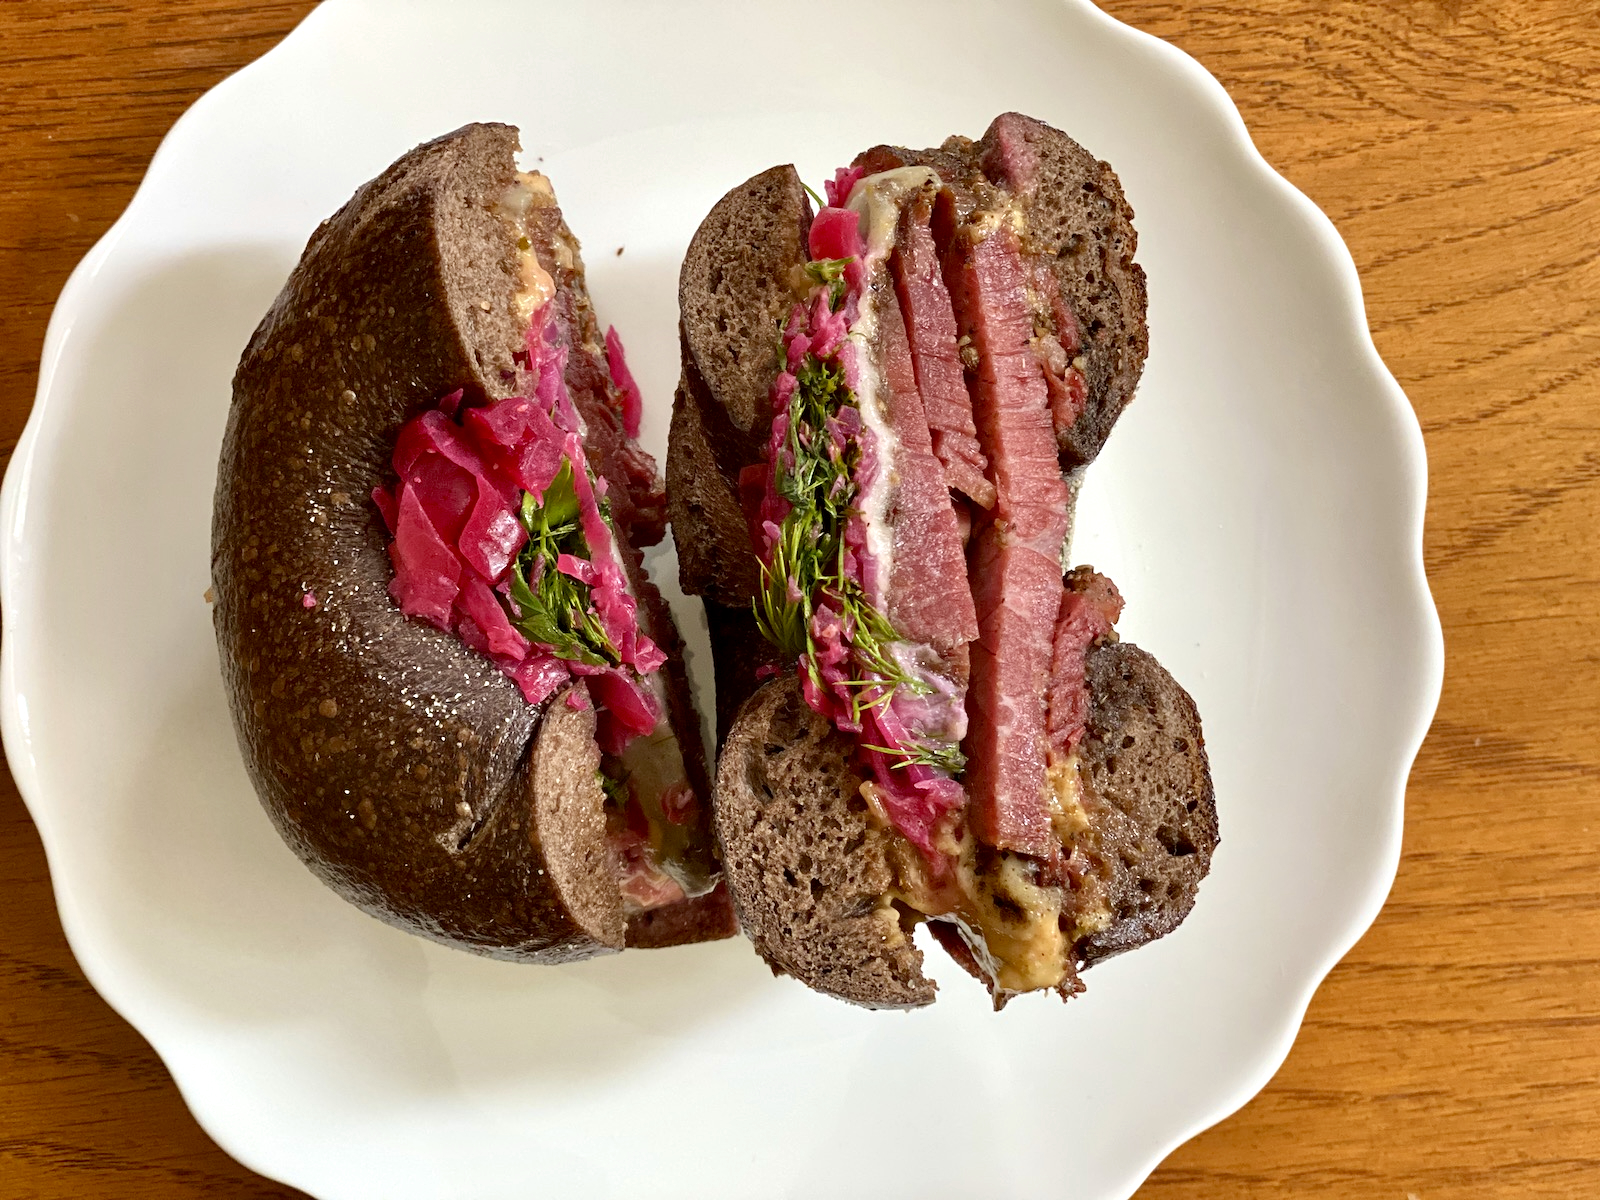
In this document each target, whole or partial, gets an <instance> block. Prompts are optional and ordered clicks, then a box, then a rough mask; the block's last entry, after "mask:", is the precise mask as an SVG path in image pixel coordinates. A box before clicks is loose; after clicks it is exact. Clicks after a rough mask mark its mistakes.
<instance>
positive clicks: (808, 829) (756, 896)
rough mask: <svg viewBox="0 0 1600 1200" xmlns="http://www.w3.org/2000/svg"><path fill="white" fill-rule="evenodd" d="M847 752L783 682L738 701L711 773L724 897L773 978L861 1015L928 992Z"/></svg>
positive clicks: (886, 841) (884, 850) (930, 987)
mask: <svg viewBox="0 0 1600 1200" xmlns="http://www.w3.org/2000/svg"><path fill="white" fill-rule="evenodd" d="M851 750H852V747H851V743H850V741H849V739H847V738H846V737H845V736H844V735H843V734H841V733H840V732H839V731H838V730H836V729H834V728H833V726H832V724H831V723H830V722H829V721H827V720H826V719H825V718H823V717H820V716H818V715H817V714H816V713H815V712H813V711H812V710H811V708H810V707H809V706H808V705H807V704H806V702H805V700H804V698H803V697H802V696H801V694H800V685H799V683H798V682H797V681H796V680H795V679H794V677H793V676H792V675H790V676H788V677H786V678H784V679H781V680H775V681H773V682H772V683H769V684H766V685H765V686H763V687H762V688H760V689H759V690H758V691H757V692H756V693H755V694H754V695H752V696H751V697H750V698H749V700H747V701H746V702H745V703H744V705H743V706H742V707H741V709H740V711H739V715H738V717H737V718H736V719H735V720H734V722H733V727H732V729H731V731H730V732H729V735H728V740H727V744H726V745H724V747H723V749H722V756H721V758H720V759H719V760H718V764H717V793H716V795H717V804H716V822H717V834H718V837H719V839H720V840H721V842H722V846H723V853H724V870H725V871H726V873H727V879H728V887H729V891H730V892H731V893H732V895H733V899H734V907H735V908H736V909H737V910H738V914H739V924H740V926H741V927H742V928H743V929H744V932H745V934H746V935H747V936H748V937H749V938H750V940H751V942H752V943H754V945H755V948H756V950H757V952H758V953H760V955H761V957H762V958H764V959H765V960H766V962H767V964H768V965H769V966H770V967H771V968H772V969H773V971H774V973H777V974H784V975H793V976H794V977H795V978H797V979H799V980H800V981H801V982H802V983H804V984H806V985H808V986H810V987H812V988H815V989H816V990H817V991H819V992H826V993H827V994H828V995H830V996H837V997H838V998H839V999H841V1000H848V1001H850V1002H851V1003H853V1004H860V1005H864V1006H866V1007H868V1008H917V1007H920V1006H922V1005H924V1004H931V1003H932V1002H933V1000H934V996H935V992H936V985H935V984H934V983H933V981H932V980H929V979H927V978H926V977H924V975H923V974H922V952H921V951H920V950H918V949H917V947H916V945H915V944H914V943H913V941H912V939H911V934H910V931H909V929H908V928H903V927H902V925H901V923H900V918H899V912H898V910H897V909H895V908H894V907H893V906H892V905H890V904H889V902H888V901H887V899H886V898H885V893H887V892H888V890H889V888H890V886H891V885H892V884H893V882H894V873H893V870H892V868H891V867H890V865H889V862H890V859H889V846H890V838H891V835H890V834H888V833H886V832H885V831H884V830H883V829H882V828H881V827H880V826H878V825H877V824H876V823H875V822H874V821H873V819H872V818H871V817H870V816H869V815H868V812H867V805H866V802H865V801H863V800H862V799H861V796H860V789H861V776H860V775H858V774H857V773H856V772H855V770H854V769H853V768H852V766H851Z"/></svg>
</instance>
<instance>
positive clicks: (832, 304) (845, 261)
mask: <svg viewBox="0 0 1600 1200" xmlns="http://www.w3.org/2000/svg"><path fill="white" fill-rule="evenodd" d="M854 261H855V259H853V258H817V259H813V260H811V261H810V262H808V263H806V266H805V271H806V278H807V279H809V280H811V282H812V283H814V284H818V285H820V286H822V287H825V288H827V289H828V307H829V308H830V309H832V310H833V311H834V312H838V311H839V306H840V305H841V304H843V303H844V294H845V291H846V288H847V285H846V283H845V281H844V269H845V268H846V267H847V266H849V265H850V264H851V263H852V262H854Z"/></svg>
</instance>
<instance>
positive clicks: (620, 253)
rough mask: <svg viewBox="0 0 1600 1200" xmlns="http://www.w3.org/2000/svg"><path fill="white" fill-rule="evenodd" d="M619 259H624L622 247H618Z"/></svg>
mask: <svg viewBox="0 0 1600 1200" xmlns="http://www.w3.org/2000/svg"><path fill="white" fill-rule="evenodd" d="M617 257H618V258H621V257H622V247H621V246H618V247H617Z"/></svg>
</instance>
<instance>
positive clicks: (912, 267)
mask: <svg viewBox="0 0 1600 1200" xmlns="http://www.w3.org/2000/svg"><path fill="white" fill-rule="evenodd" d="M932 216H933V209H932V206H931V205H930V204H929V203H928V202H927V201H926V200H922V199H918V200H915V201H913V202H911V203H910V204H907V205H906V207H905V209H904V211H903V212H902V213H901V215H900V227H899V231H898V232H899V237H898V240H897V242H896V246H895V250H894V253H893V254H892V255H891V256H890V259H889V266H890V269H891V271H892V272H893V274H894V285H895V291H896V293H897V294H898V296H899V298H900V308H901V311H902V313H903V315H904V317H905V327H906V334H907V336H908V338H909V340H910V343H911V359H912V363H913V364H914V366H915V370H916V377H917V387H918V388H919V390H920V391H921V395H922V404H923V408H924V410H925V415H926V417H927V425H928V429H929V432H930V433H931V435H932V438H933V452H934V453H935V454H936V455H938V457H939V462H940V463H941V464H942V465H943V467H944V473H945V480H946V482H947V483H948V485H949V487H950V488H951V490H953V491H958V492H962V493H964V494H965V495H967V496H969V497H971V498H972V500H974V501H975V502H976V503H977V504H979V505H980V506H982V507H983V508H992V507H993V506H994V494H995V493H994V484H992V483H990V482H989V480H988V479H987V478H986V477H985V474H984V472H985V470H986V468H987V467H988V462H987V460H986V459H985V458H984V455H983V451H982V450H981V449H980V448H979V446H978V431H977V427H976V426H974V424H973V422H972V397H971V395H970V394H968V392H967V382H966V379H965V377H964V376H963V374H962V370H961V359H960V356H959V352H958V349H957V346H956V319H955V312H954V311H953V309H952V308H951V304H950V292H949V290H948V289H947V288H946V287H945V283H944V277H943V275H942V273H941V272H940V269H939V255H938V251H937V250H935V248H934V244H933V230H932V228H931V223H932Z"/></svg>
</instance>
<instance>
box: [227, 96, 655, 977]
mask: <svg viewBox="0 0 1600 1200" xmlns="http://www.w3.org/2000/svg"><path fill="white" fill-rule="evenodd" d="M516 149H517V132H516V130H515V129H514V128H512V127H510V126H506V125H470V126H467V127H465V128H463V129H461V130H457V131H456V132H454V133H451V134H448V135H446V136H444V137H442V138H439V139H437V140H435V141H433V142H429V143H427V144H425V145H423V146H419V147H417V148H416V149H415V150H413V151H411V152H410V153H408V154H406V155H405V156H404V157H402V158H401V159H400V160H399V161H398V162H396V163H395V164H394V165H393V166H392V167H390V168H389V169H388V170H387V171H385V172H384V173H383V174H382V175H380V176H379V177H378V178H376V179H374V180H373V181H372V182H370V183H368V184H366V185H365V186H363V187H362V188H361V189H359V190H358V191H357V192H356V194H355V195H354V197H353V198H352V199H351V200H350V201H349V203H347V204H346V205H345V206H344V207H343V208H341V209H340V210H339V212H338V213H336V214H335V215H334V216H333V217H331V218H330V219H329V220H327V221H325V222H324V223H323V224H322V225H321V226H320V227H319V228H318V229H317V231H316V232H315V233H314V234H313V235H312V237H311V239H310V242H309V243H308V245H307V247H306V250H305V253H304V255H303V256H302V258H301V260H300V263H299V265H298V266H296V268H295V269H294V272H293V273H292V274H291V276H290V277H289V280H288V282H287V283H286V284H285V286H284V289H283V291H282V292H281V293H280V294H279V296H278V298H277V299H276V301H274V303H273V305H272V308H271V309H270V310H269V311H268V313H267V315H266V317H265V318H264V319H263V321H262V322H261V325H260V326H259V328H257V330H256V331H255V334H254V336H253V337H252V338H251V340H250V343H249V345H248V347H247V348H246V350H245V352H244V356H243V358H242V359H241V361H240V364H239V368H238V371H237V373H236V375H235V377H234V390H233V402H232V407H231V408H230V411H229V416H228V423H227V429H226V433H225V435H224V439H223V446H222V454H221V460H220V463H219V467H218V476H217V490H216V497H215V507H214V512H213V523H212V583H213V589H214V593H215V600H216V602H215V606H214V609H213V620H214V624H215V627H216V633H217V640H218V647H219V652H220V658H221V667H222V673H223V678H224V682H225V685H226V688H227V693H228V697H229V700H230V706H231V708H232V712H233V718H234V725H235V730H236V732H237V734H238V738H239V744H240V748H241V751H242V752H243V757H244V762H245V767H246V770H247V771H248V773H249V775H250V778H251V781H252V782H253V783H254V785H255V788H256V792H257V794H258V795H259V797H260V799H261V802H262V804H263V806H264V808H265V809H266V811H267V814H268V815H269V817H270V818H271V819H272V821H273V823H274V825H275V826H276V827H277V828H278V830H279V832H280V833H281V834H282V835H283V837H284V840H285V841H286V842H287V843H288V844H289V845H290V847H291V848H292V849H293V850H294V851H295V853H296V854H298V855H299V857H300V858H301V859H302V860H303V861H304V862H305V863H306V864H307V866H309V867H310V868H311V870H312V871H313V872H315V873H316V874H317V875H318V876H319V877H320V878H321V879H322V880H323V881H324V882H326V883H327V884H328V885H329V886H331V887H332V888H334V890H336V891H337V892H339V893H340V894H341V895H342V896H344V897H345V898H346V899H348V900H350V901H351V902H352V903H354V904H356V905H357V906H358V907H360V908H362V909H363V910H364V911H366V912H368V913H370V914H372V915H373V916H375V917H378V918H379V919H381V920H383V921H386V922H388V923H389V924H391V925H396V926H398V927H400V928H402V929H406V930H409V931H410V932H413V933H417V934H420V935H422V936H425V937H428V938H431V939H433V940H435V941H439V942H442V943H445V944H448V945H453V946H457V947H461V948H465V949H469V950H474V951H477V952H480V953H484V954H488V955H492V956H494V957H499V958H508V959H517V960H524V961H534V962H558V961H565V960H568V959H573V958H582V957H587V956H590V955H593V954H598V953H607V952H611V951H615V950H620V949H621V948H622V947H623V944H624V940H625V934H624V922H623V918H622V908H621V899H620V895H619V893H618V891H617V883H616V878H615V874H614V871H613V870H612V869H611V868H610V866H609V864H607V863H603V862H602V861H601V856H602V855H603V854H604V852H605V841H604V821H603V818H601V817H599V815H598V814H599V813H600V804H601V802H602V792H601V789H600V787H599V783H598V780H597V778H596V774H595V772H596V768H597V767H598V764H599V752H598V749H597V748H596V746H595V744H594V739H593V727H594V715H593V713H592V711H590V710H588V709H587V708H575V707H573V706H572V705H569V704H568V703H567V696H568V693H562V694H561V695H560V696H557V697H555V698H554V699H552V700H551V701H549V702H548V703H547V704H546V705H544V706H542V707H534V706H530V705H529V704H528V703H527V702H526V701H525V700H524V699H523V697H522V695H521V693H520V692H519V691H518V689H517V688H516V686H515V685H514V684H513V683H512V682H511V681H510V680H509V679H507V678H506V677H505V676H504V675H502V674H501V673H500V672H499V671H498V670H497V669H496V668H495V667H494V665H493V664H492V663H490V662H489V661H488V660H487V659H486V658H484V657H482V656H480V655H479V654H477V653H475V652H474V651H472V650H470V649H468V648H467V647H466V646H464V645H463V644H462V643H461V642H460V641H458V640H457V639H456V638H455V637H454V636H452V635H449V634H446V633H443V632H441V631H439V630H437V629H435V628H433V627H431V626H429V625H427V624H425V623H423V622H421V621H416V620H411V619H408V618H407V617H405V616H404V615H403V614H402V613H401V612H400V611H399V609H398V608H396V607H395V605H394V604H393V602H392V601H391V600H390V598H389V596H388V584H389V581H390V578H391V576H392V568H391V565H390V562H389V558H388V553H387V544H388V535H387V531H386V529H385V528H384V525H383V522H382V519H381V517H380V515H379V513H378V510H377V508H376V506H375V505H374V504H373V502H372V500H371V499H370V495H371V492H372V490H373V488H375V487H377V486H378V485H380V484H385V483H387V482H388V481H389V479H388V475H389V461H390V456H391V454H392V451H393V447H394V441H395V437H396V435H397V434H398V431H399V429H400V428H401V426H402V425H403V424H404V423H405V422H406V421H407V420H409V419H411V418H412V417H414V416H416V415H417V414H418V413H419V412H421V411H422V410H423V409H425V408H428V407H431V406H432V405H434V404H435V403H437V401H438V399H439V397H440V396H442V395H444V394H446V393H448V392H450V391H452V390H454V389H456V388H460V389H462V390H463V391H464V392H465V394H466V399H467V403H469V404H471V403H482V402H485V401H488V400H491V399H498V398H503V397H505V396H507V395H510V394H513V392H514V391H515V389H516V388H517V386H518V380H517V375H516V366H515V363H514V362H513V360H512V357H511V356H512V354H513V353H514V352H515V351H516V350H517V349H519V348H520V346H521V340H522V329H523V328H524V327H525V320H523V321H522V322H520V323H519V321H518V320H517V318H516V316H515V314H514V311H513V308H512V300H513V295H514V292H515V290H516V286H517V278H518V276H517V270H518V268H517V260H516V253H515V246H514V244H513V242H512V238H511V235H510V233H509V231H508V230H507V228H506V226H505V225H504V224H503V223H502V222H501V221H500V220H499V218H498V217H496V216H495V215H494V213H493V211H492V210H493V206H494V205H495V203H496V202H497V201H498V199H499V198H500V196H502V195H503V194H504V191H505V189H506V188H507V187H508V186H509V185H510V184H511V183H512V182H513V180H514V178H515V173H516V164H515V151H516ZM572 697H573V704H579V703H582V691H581V689H577V690H575V691H574V692H573V693H572Z"/></svg>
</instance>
